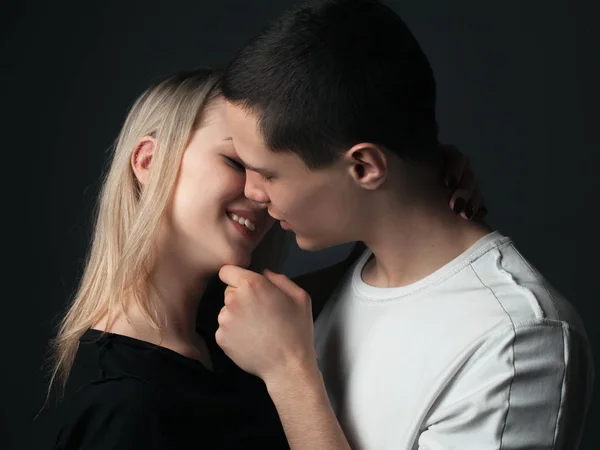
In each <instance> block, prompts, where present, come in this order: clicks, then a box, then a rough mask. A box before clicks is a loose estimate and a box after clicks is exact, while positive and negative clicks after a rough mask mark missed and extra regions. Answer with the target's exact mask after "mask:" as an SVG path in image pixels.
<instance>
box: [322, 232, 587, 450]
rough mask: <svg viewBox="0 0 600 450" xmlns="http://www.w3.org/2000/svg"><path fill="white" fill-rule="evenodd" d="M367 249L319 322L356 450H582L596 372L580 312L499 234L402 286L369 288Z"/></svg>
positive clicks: (333, 390)
mask: <svg viewBox="0 0 600 450" xmlns="http://www.w3.org/2000/svg"><path fill="white" fill-rule="evenodd" d="M370 256H371V252H370V251H368V250H367V251H366V252H365V253H364V254H363V255H362V256H361V257H360V258H359V259H358V261H357V262H356V263H355V264H354V266H353V267H352V268H351V269H350V270H349V271H348V273H347V274H346V276H345V278H344V279H343V280H342V282H341V283H340V286H339V288H338V289H337V290H336V292H334V294H333V295H332V298H331V299H330V300H329V302H328V303H327V304H326V306H325V308H324V309H323V311H322V313H321V314H320V315H319V318H318V319H317V322H316V324H315V345H316V349H317V355H318V359H319V367H320V369H321V372H322V374H323V378H324V381H325V385H326V387H327V392H328V395H329V398H330V400H331V403H332V406H333V409H334V411H335V412H336V415H337V417H338V419H339V421H340V424H341V425H342V428H343V429H344V432H345V433H346V437H347V438H348V440H349V441H350V445H351V447H352V448H353V449H355V450H356V449H368V450H372V449H373V450H375V449H377V450H379V449H382V450H383V449H390V450H391V449H394V450H404V449H406V450H412V449H430V450H442V449H461V450H469V449H477V450H486V449H494V450H498V449H554V450H558V449H568V450H573V449H576V448H577V446H578V444H579V440H580V438H581V431H582V426H583V421H584V416H585V414H586V411H587V406H588V404H589V399H590V394H591V389H592V381H593V363H592V358H591V351H590V348H589V343H588V341H587V338H586V336H585V331H584V329H583V325H582V323H581V320H580V318H579V317H578V315H577V313H576V312H575V311H574V310H573V308H572V307H571V306H570V304H569V303H568V302H567V301H566V300H564V299H563V298H562V297H561V296H560V294H559V293H557V292H556V291H555V290H554V289H553V288H552V287H551V286H550V285H549V284H548V282H547V281H546V280H544V278H543V277H542V276H541V275H540V274H539V273H538V272H537V271H536V270H535V269H534V268H533V267H532V266H531V265H530V264H529V263H528V262H527V261H526V260H525V259H524V258H523V256H521V254H520V253H519V252H518V251H517V250H516V248H515V247H514V245H513V243H512V241H511V240H510V239H509V238H507V237H504V236H502V235H501V234H500V233H499V232H493V233H490V234H489V235H487V236H485V237H483V238H482V239H480V240H479V241H478V242H477V243H476V244H475V245H473V246H472V247H471V248H470V249H469V250H467V251H466V252H465V253H464V254H462V255H460V256H459V257H457V258H456V259H455V260H453V261H451V262H450V263H449V264H447V265H445V266H444V267H442V268H441V269H439V270H437V271H436V272H434V273H432V274H431V275H429V276H427V277H426V278H424V279H422V280H420V281H418V282H416V283H414V284H411V285H409V286H405V287H399V288H376V287H373V286H369V285H367V284H366V283H365V282H364V281H362V277H361V273H362V269H363V267H364V265H365V263H366V262H367V260H368V259H369V257H370Z"/></svg>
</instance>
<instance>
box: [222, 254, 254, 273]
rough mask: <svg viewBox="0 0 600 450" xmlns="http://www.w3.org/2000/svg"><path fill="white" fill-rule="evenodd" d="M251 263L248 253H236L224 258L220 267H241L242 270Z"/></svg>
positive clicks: (250, 256) (250, 255)
mask: <svg viewBox="0 0 600 450" xmlns="http://www.w3.org/2000/svg"><path fill="white" fill-rule="evenodd" d="M251 261H252V254H250V253H246V254H244V253H242V252H238V253H235V254H232V255H229V256H228V257H227V258H224V261H223V264H222V265H223V266H225V265H232V266H238V267H243V268H244V269H246V268H248V267H249V266H250V262H251Z"/></svg>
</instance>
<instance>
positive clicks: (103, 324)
mask: <svg viewBox="0 0 600 450" xmlns="http://www.w3.org/2000/svg"><path fill="white" fill-rule="evenodd" d="M218 86H219V73H217V72H214V71H210V70H198V71H192V72H187V73H182V74H179V75H176V76H172V77H169V78H167V79H165V80H163V81H161V82H159V83H158V84H156V85H155V86H154V87H152V88H150V89H149V90H147V91H146V92H145V93H144V94H143V95H142V96H141V97H140V98H139V99H138V100H137V101H136V103H135V104H134V106H133V107H132V109H131V111H130V113H129V115H128V117H127V120H126V121H125V124H124V126H123V129H122V131H121V133H120V135H119V138H118V140H117V142H116V145H115V148H114V155H113V157H112V162H111V165H110V169H109V171H108V174H107V176H106V179H105V181H104V185H103V188H102V192H101V195H100V201H99V205H98V211H97V219H96V225H95V231H94V238H93V243H92V246H91V251H90V254H89V258H88V261H87V265H86V267H85V271H84V274H83V279H82V280H81V284H80V287H79V290H78V292H77V294H76V296H75V299H74V302H73V303H72V305H71V306H70V307H69V309H68V312H67V313H66V315H65V317H64V319H63V321H62V323H61V326H60V330H59V333H58V336H57V338H56V340H55V342H54V355H55V366H54V369H55V371H54V377H53V381H55V382H56V384H57V385H58V386H59V387H64V386H66V389H65V392H64V399H63V401H62V404H61V406H62V410H63V413H62V423H61V426H60V430H59V431H58V434H57V437H56V442H55V443H54V448H56V449H61V450H62V449H81V448H85V449H115V450H116V449H128V450H132V449H138V448H139V449H154V448H156V449H167V448H170V449H184V448H194V449H201V448H210V449H217V448H240V447H242V446H243V447H248V446H249V447H255V446H256V447H260V448H282V447H283V448H285V447H286V441H285V437H284V435H283V432H282V430H281V426H280V424H279V421H278V420H277V416H276V413H275V411H274V410H273V409H272V406H271V404H270V400H269V399H268V396H267V395H266V392H265V391H264V388H263V386H262V385H261V383H260V382H259V380H258V379H255V378H254V377H252V376H250V375H246V374H245V373H240V372H241V371H240V370H238V371H237V372H236V371H235V370H230V369H231V366H232V364H228V362H229V361H228V360H225V358H224V356H223V358H222V359H219V356H221V355H222V353H221V352H220V351H219V350H218V349H217V348H215V347H216V345H215V344H214V335H210V334H208V335H203V334H207V333H202V330H200V329H198V328H197V326H196V317H197V313H198V308H199V303H200V299H201V297H202V296H203V294H205V291H206V289H207V286H208V285H209V282H210V280H211V278H212V277H213V276H214V275H215V274H216V273H217V272H218V270H219V269H220V268H221V267H222V266H223V265H224V264H236V265H240V266H248V265H252V266H254V267H255V268H256V269H258V270H260V269H261V267H263V266H265V265H266V264H268V263H269V262H271V263H273V262H276V260H277V258H278V256H279V255H280V253H281V252H280V251H278V250H280V249H281V248H282V245H281V243H282V237H283V234H282V233H283V232H282V230H280V229H279V227H273V229H271V225H272V223H273V220H272V219H271V218H270V217H269V216H268V214H267V211H266V209H265V207H264V205H258V204H256V203H254V202H252V201H250V200H248V199H247V198H246V197H245V196H244V183H245V171H244V168H243V167H242V166H240V165H239V164H238V163H237V162H235V156H236V154H235V151H234V148H233V145H232V142H231V139H230V137H229V134H228V131H227V127H226V124H225V121H224V114H223V108H224V100H222V99H221V98H220V97H219V87H218ZM263 237H264V239H263ZM261 240H262V243H261V247H262V250H261V249H260V248H259V249H257V250H256V251H255V249H256V247H257V245H258V244H259V242H261ZM215 317H216V314H215ZM229 363H230V362H229ZM67 379H68V383H67Z"/></svg>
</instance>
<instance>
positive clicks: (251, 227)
mask: <svg viewBox="0 0 600 450" xmlns="http://www.w3.org/2000/svg"><path fill="white" fill-rule="evenodd" d="M228 215H229V217H230V218H231V219H233V220H235V221H236V222H237V223H239V224H240V225H244V226H245V227H246V228H248V229H249V230H250V231H255V230H256V225H254V224H253V223H252V222H250V221H249V220H248V219H245V218H243V217H240V216H238V215H237V214H233V213H229V214H228Z"/></svg>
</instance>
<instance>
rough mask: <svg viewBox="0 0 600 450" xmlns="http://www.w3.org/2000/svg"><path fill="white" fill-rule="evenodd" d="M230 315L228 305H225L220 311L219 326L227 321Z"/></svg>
mask: <svg viewBox="0 0 600 450" xmlns="http://www.w3.org/2000/svg"><path fill="white" fill-rule="evenodd" d="M227 315H228V311H227V306H223V307H222V308H221V311H219V315H218V316H217V322H218V324H219V326H221V325H223V324H224V323H225V322H226V318H227Z"/></svg>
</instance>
